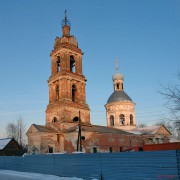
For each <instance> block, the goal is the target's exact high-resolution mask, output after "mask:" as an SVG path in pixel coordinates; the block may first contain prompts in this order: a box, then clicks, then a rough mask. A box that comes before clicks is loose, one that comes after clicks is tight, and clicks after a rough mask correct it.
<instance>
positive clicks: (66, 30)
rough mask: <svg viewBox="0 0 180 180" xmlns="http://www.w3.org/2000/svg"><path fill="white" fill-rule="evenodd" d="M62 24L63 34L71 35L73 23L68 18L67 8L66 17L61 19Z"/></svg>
mask: <svg viewBox="0 0 180 180" xmlns="http://www.w3.org/2000/svg"><path fill="white" fill-rule="evenodd" d="M61 26H62V35H63V36H70V26H71V23H70V21H69V20H68V18H67V10H65V11H64V19H63V20H62V21H61Z"/></svg>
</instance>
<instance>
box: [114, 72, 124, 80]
mask: <svg viewBox="0 0 180 180" xmlns="http://www.w3.org/2000/svg"><path fill="white" fill-rule="evenodd" d="M112 79H113V81H114V80H120V79H121V80H123V81H124V75H123V74H121V73H119V72H116V73H115V74H114V75H113V76H112Z"/></svg>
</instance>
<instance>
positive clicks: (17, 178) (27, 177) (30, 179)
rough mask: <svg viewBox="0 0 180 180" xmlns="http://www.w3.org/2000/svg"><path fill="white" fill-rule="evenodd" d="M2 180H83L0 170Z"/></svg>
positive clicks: (0, 179)
mask: <svg viewBox="0 0 180 180" xmlns="http://www.w3.org/2000/svg"><path fill="white" fill-rule="evenodd" d="M0 180H83V179H81V178H76V177H58V176H53V175H47V174H39V173H28V172H18V171H10V170H0Z"/></svg>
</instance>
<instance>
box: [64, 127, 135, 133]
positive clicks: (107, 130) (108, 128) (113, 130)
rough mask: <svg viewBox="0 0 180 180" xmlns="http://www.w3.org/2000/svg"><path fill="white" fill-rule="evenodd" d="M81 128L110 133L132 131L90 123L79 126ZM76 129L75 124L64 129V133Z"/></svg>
mask: <svg viewBox="0 0 180 180" xmlns="http://www.w3.org/2000/svg"><path fill="white" fill-rule="evenodd" d="M81 129H82V130H84V131H88V132H98V133H111V134H127V135H130V134H132V133H130V132H126V131H123V130H120V129H115V128H111V127H106V126H99V125H90V126H84V125H82V126H81ZM75 130H77V126H74V127H72V128H70V129H67V130H64V132H65V133H69V132H73V131H75Z"/></svg>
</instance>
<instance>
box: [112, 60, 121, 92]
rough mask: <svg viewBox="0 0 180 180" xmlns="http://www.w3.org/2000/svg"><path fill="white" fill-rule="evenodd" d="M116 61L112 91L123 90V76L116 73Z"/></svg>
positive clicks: (117, 67) (117, 68)
mask: <svg viewBox="0 0 180 180" xmlns="http://www.w3.org/2000/svg"><path fill="white" fill-rule="evenodd" d="M118 70H119V66H118V60H117V59H116V73H115V74H114V75H113V77H112V79H113V82H114V91H118V90H124V86H123V82H124V75H123V74H121V73H119V72H118Z"/></svg>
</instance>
